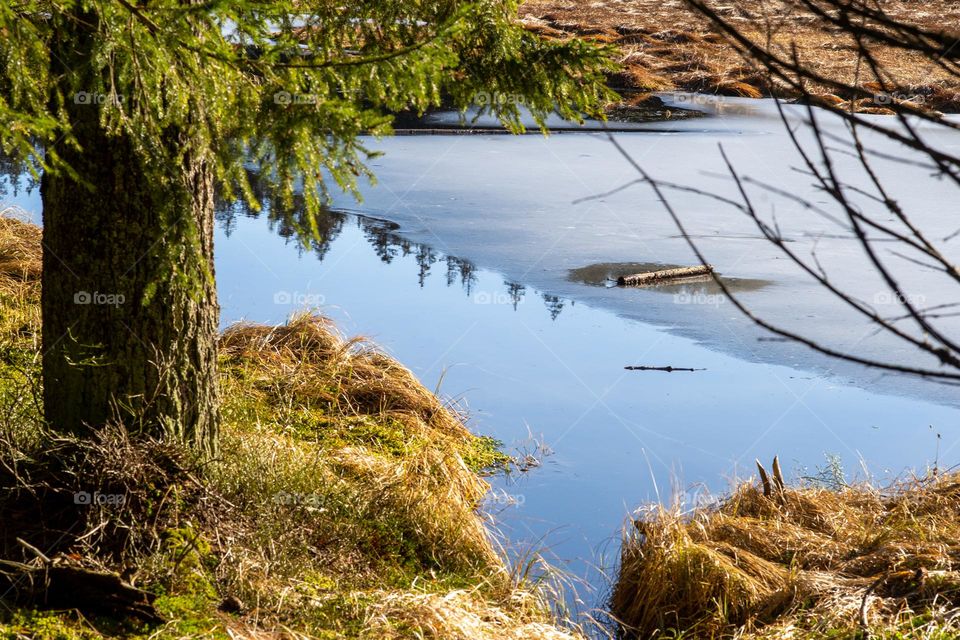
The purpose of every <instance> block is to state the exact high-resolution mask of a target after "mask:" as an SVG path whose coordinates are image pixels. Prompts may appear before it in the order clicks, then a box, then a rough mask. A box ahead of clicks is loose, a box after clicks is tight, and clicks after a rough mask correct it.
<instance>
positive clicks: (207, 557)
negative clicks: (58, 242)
mask: <svg viewBox="0 0 960 640" xmlns="http://www.w3.org/2000/svg"><path fill="white" fill-rule="evenodd" d="M39 242H40V233H39V230H38V229H36V228H35V227H32V226H30V225H26V224H23V223H20V222H15V221H10V220H6V219H2V218H0V318H2V319H3V322H2V325H0V345H2V346H3V351H2V353H0V355H2V359H0V407H4V408H7V409H8V410H5V411H4V412H3V413H2V414H0V522H2V526H0V558H2V559H3V560H4V561H6V563H5V564H0V583H3V584H2V585H0V593H4V595H3V596H2V599H0V603H2V604H3V605H4V606H3V607H0V635H3V636H5V637H7V636H9V637H58V638H95V637H103V636H116V635H122V636H124V637H151V638H154V637H177V638H180V637H201V636H202V637H213V638H218V637H223V638H227V637H231V638H236V637H276V638H307V637H309V638H438V639H440V638H442V639H447V638H464V639H466V638H481V639H483V638H490V639H493V638H518V639H519V638H534V639H536V638H562V639H573V638H580V637H582V636H581V635H580V634H579V632H577V631H576V630H568V629H566V628H565V627H562V626H558V624H557V622H556V619H555V618H554V616H553V614H552V613H551V602H550V600H549V597H548V593H547V591H546V590H545V588H544V586H543V585H540V584H537V583H536V579H534V578H533V577H532V575H533V573H532V572H529V571H527V570H526V569H524V570H512V569H510V568H509V567H508V566H507V565H506V564H505V561H504V560H503V559H502V556H501V554H500V553H499V552H498V551H497V548H496V546H495V541H494V538H493V537H492V536H491V532H490V530H489V529H488V523H487V521H486V517H485V516H484V514H483V512H482V509H481V501H482V499H483V497H484V495H485V493H486V491H487V488H488V486H487V483H486V482H485V481H484V480H483V479H482V477H481V476H480V474H479V472H480V471H481V470H483V469H488V468H490V467H494V466H496V465H498V464H502V463H503V462H504V460H505V456H504V455H503V454H502V453H500V452H499V451H498V449H497V448H496V446H495V442H494V441H492V440H490V439H486V438H480V437H478V436H475V435H473V434H472V433H471V432H470V431H469V430H468V429H467V428H466V427H465V425H464V422H463V416H461V415H459V414H458V413H457V411H456V410H455V408H454V407H451V406H448V405H446V404H444V403H443V402H442V401H440V400H439V399H438V398H437V397H436V396H435V395H433V394H432V393H430V392H429V391H427V390H426V389H425V388H424V387H423V386H422V385H421V384H420V383H419V381H417V380H416V378H415V377H414V376H413V375H412V374H411V373H410V372H409V371H408V370H407V369H405V368H404V367H402V366H401V365H399V364H398V363H397V362H396V361H394V360H392V359H391V358H389V357H387V356H386V355H384V354H383V353H382V352H380V351H379V350H377V349H376V348H375V347H373V346H372V345H370V344H369V343H366V342H364V341H361V340H346V339H344V338H343V337H341V336H340V335H339V334H338V333H337V331H336V329H335V328H334V327H333V325H332V324H331V323H330V322H329V320H326V319H325V318H321V317H317V316H309V315H304V316H300V317H298V318H295V319H293V320H291V321H290V322H289V323H287V324H286V325H283V326H281V327H265V326H257V325H242V326H236V327H232V328H231V329H229V330H227V331H226V332H225V333H224V335H223V337H222V345H221V348H222V355H221V371H222V385H223V398H224V406H223V417H224V424H223V426H222V441H221V451H220V454H219V455H218V457H217V458H216V459H214V460H202V459H199V458H197V457H196V456H195V455H194V454H192V453H191V452H189V451H185V450H183V449H182V448H180V447H177V446H175V445H172V444H170V443H165V442H158V441H155V440H151V439H147V438H142V437H138V436H136V435H131V434H130V433H129V432H128V430H127V429H125V428H123V427H121V426H119V425H115V426H113V427H110V428H107V429H103V430H100V431H99V432H98V433H96V434H91V435H90V437H85V438H76V437H65V436H62V435H58V434H55V433H51V432H49V431H48V430H46V429H45V428H44V427H43V426H42V421H41V420H40V417H39V416H40V415H41V413H42V411H41V407H40V405H39V403H38V402H35V401H33V402H25V401H24V398H25V397H31V398H32V397H39V396H38V395H35V394H34V393H32V392H31V391H30V390H31V389H35V388H36V387H37V385H39V366H38V353H39V346H38V340H37V338H36V334H37V333H38V330H39V314H38V313H37V306H38V301H39V280H38V275H39V272H38V270H37V265H39V256H40V244H39ZM13 317H16V318H18V320H17V321H15V322H14V321H10V320H9V319H10V318H13ZM25 319H26V320H28V322H26V324H25V325H23V326H21V324H22V323H21V321H23V320H25ZM12 407H19V408H18V409H17V410H12ZM78 577H79V578H81V579H90V580H96V581H97V583H98V584H101V583H102V584H103V585H105V586H106V587H109V586H110V585H113V587H115V588H114V589H113V593H112V594H106V595H104V597H103V598H99V599H98V600H99V601H101V602H109V603H110V605H109V606H107V607H103V606H95V603H93V602H88V600H89V598H87V599H84V597H83V594H84V593H85V592H86V591H85V590H84V589H78V588H73V589H69V588H66V587H68V586H69V585H70V584H73V582H71V581H75V580H76V579H77V578H78ZM59 586H62V587H64V588H62V589H61V588H59ZM87 591H88V590H87ZM8 607H9V608H8ZM50 607H54V608H55V610H53V611H49V610H48V609H49V608H50Z"/></svg>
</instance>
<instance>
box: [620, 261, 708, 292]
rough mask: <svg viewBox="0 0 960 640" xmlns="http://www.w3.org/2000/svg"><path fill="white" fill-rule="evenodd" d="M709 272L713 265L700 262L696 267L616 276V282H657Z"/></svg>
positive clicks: (623, 285) (622, 284)
mask: <svg viewBox="0 0 960 640" xmlns="http://www.w3.org/2000/svg"><path fill="white" fill-rule="evenodd" d="M711 273H713V267H712V266H711V265H709V264H702V265H700V266H697V267H679V268H677V269H662V270H660V271H647V272H646V273H635V274H633V275H630V276H620V277H619V278H617V284H618V285H620V286H621V287H626V286H638V285H645V284H657V283H660V282H664V281H667V280H678V279H680V278H691V277H693V276H705V275H709V274H711Z"/></svg>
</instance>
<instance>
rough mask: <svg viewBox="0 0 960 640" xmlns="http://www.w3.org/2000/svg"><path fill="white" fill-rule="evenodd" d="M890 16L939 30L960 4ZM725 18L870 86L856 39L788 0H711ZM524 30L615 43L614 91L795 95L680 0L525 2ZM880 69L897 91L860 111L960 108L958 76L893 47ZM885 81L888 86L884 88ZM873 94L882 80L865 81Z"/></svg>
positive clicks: (904, 5)
mask: <svg viewBox="0 0 960 640" xmlns="http://www.w3.org/2000/svg"><path fill="white" fill-rule="evenodd" d="M879 4H880V5H881V6H882V7H883V9H884V10H885V11H886V12H887V13H888V15H890V16H891V17H893V18H899V19H902V20H904V21H906V22H907V23H910V24H915V25H919V26H924V27H927V28H930V29H933V30H936V31H940V30H942V29H944V28H945V26H946V25H953V26H954V27H957V25H960V5H958V4H957V3H955V2H949V1H948V0H931V1H930V2H923V3H919V2H914V1H912V0H881V2H880V3H879ZM711 6H712V7H714V8H715V9H716V10H717V11H718V13H720V14H721V15H722V16H723V17H724V18H725V19H726V20H728V21H729V22H731V23H732V24H733V25H735V26H736V27H738V28H739V29H741V30H742V32H743V33H744V35H746V36H747V37H748V38H750V39H751V40H752V41H753V42H757V43H766V42H767V37H768V35H769V36H770V38H771V42H772V46H773V49H774V50H775V51H778V52H779V53H780V54H782V55H784V56H785V57H786V58H788V59H789V58H791V57H792V47H793V45H794V44H796V46H797V51H798V53H799V56H800V60H801V62H803V63H805V64H806V65H809V66H810V68H812V69H813V70H815V71H816V72H817V73H819V74H820V75H822V76H825V77H828V78H832V79H836V80H840V81H844V82H853V81H854V80H857V79H859V84H861V85H867V84H868V83H870V82H874V83H875V82H876V81H877V78H874V77H872V76H870V75H869V74H868V73H867V71H866V70H865V66H866V65H865V64H860V66H859V68H858V65H857V60H856V49H855V45H854V42H853V40H852V39H851V38H850V37H849V36H846V35H843V34H840V33H838V32H837V30H836V29H835V28H833V27H832V26H825V25H823V24H822V23H821V22H820V21H819V19H818V18H816V17H815V16H813V15H812V14H810V13H809V11H808V10H806V9H804V8H801V7H798V6H797V3H795V2H792V1H791V0H770V1H768V2H748V1H746V0H733V1H731V2H713V3H711ZM521 16H522V19H523V22H524V24H525V26H526V27H527V28H528V29H530V30H533V31H535V32H537V33H540V34H542V35H544V36H546V37H549V38H561V39H562V38H570V37H581V38H585V39H589V40H593V41H595V42H600V43H606V44H613V45H615V46H617V47H618V49H619V52H620V55H619V59H620V62H621V63H622V65H623V70H622V72H621V73H619V74H618V75H616V76H614V77H613V78H611V81H610V82H611V85H612V86H613V87H614V88H616V89H622V90H628V91H630V92H640V93H641V94H642V93H644V92H651V91H694V92H702V93H710V94H719V95H727V96H741V97H752V98H756V97H761V96H765V95H771V94H774V95H779V96H782V97H795V95H794V94H793V93H792V92H791V91H790V90H788V89H786V88H785V87H783V86H779V85H776V84H774V85H771V83H770V82H769V81H768V79H767V74H766V73H764V72H762V71H760V70H758V69H756V68H755V67H754V66H753V65H752V64H751V63H750V62H747V61H745V60H744V58H743V56H741V55H740V54H739V53H738V52H737V50H736V49H735V48H734V47H733V46H732V45H731V44H730V43H729V42H728V41H727V40H726V39H725V37H724V36H723V35H721V34H720V33H718V32H717V31H716V30H715V29H714V27H713V26H712V25H711V24H709V22H708V21H706V20H705V19H704V18H702V17H701V16H700V15H699V14H697V13H696V12H695V11H693V10H692V9H690V8H689V6H688V5H687V4H686V3H685V2H684V0H598V1H596V2H583V1H580V0H525V2H524V3H523V4H522V6H521ZM871 51H872V53H873V54H874V55H875V57H876V58H877V60H878V62H879V63H880V65H881V66H882V67H883V68H884V69H885V70H886V71H887V72H889V74H890V76H891V77H892V78H893V79H894V81H893V82H892V83H891V84H892V85H893V86H895V87H896V91H894V92H889V94H887V95H883V96H882V97H876V98H875V99H867V101H860V102H858V103H856V104H854V105H852V106H854V107H855V108H856V109H857V110H859V111H867V112H874V113H890V110H889V109H887V108H886V107H885V106H884V104H885V101H886V100H887V98H888V97H889V95H890V94H893V95H894V96H895V97H896V98H898V99H906V98H908V97H912V98H913V101H915V102H916V103H918V106H921V107H927V108H930V109H934V110H940V111H957V110H958V109H960V93H958V92H960V81H958V78H956V77H955V76H952V75H950V74H949V73H947V72H945V71H944V70H943V69H941V68H940V67H938V66H937V65H936V64H935V63H933V62H931V61H930V60H927V59H925V58H924V57H923V56H921V55H919V54H914V53H908V52H904V51H902V50H899V49H895V48H893V47H889V46H872V47H871ZM888 86H889V85H888ZM866 89H867V90H868V91H870V92H877V93H878V94H880V93H881V92H879V86H877V85H873V86H866ZM811 91H812V93H814V94H820V95H823V96H824V99H825V100H827V101H830V102H831V103H837V102H840V103H842V102H844V100H845V99H846V98H849V96H833V95H832V94H830V91H829V90H828V89H827V88H825V87H815V86H811Z"/></svg>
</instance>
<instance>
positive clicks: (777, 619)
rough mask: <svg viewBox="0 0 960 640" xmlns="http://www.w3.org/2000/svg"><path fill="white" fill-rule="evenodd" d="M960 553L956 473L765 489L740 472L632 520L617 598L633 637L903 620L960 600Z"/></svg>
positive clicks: (747, 633) (854, 629)
mask: <svg viewBox="0 0 960 640" xmlns="http://www.w3.org/2000/svg"><path fill="white" fill-rule="evenodd" d="M958 562H960V482H958V476H935V477H931V478H928V479H926V480H922V481H921V480H915V481H912V482H910V483H904V484H900V485H898V486H897V487H895V488H893V489H891V490H890V491H886V492H881V491H878V490H876V489H874V488H871V487H869V486H860V487H852V488H846V489H843V490H841V491H833V490H827V489H822V488H815V487H804V488H787V489H786V490H785V491H783V493H782V494H779V493H778V494H773V495H771V496H769V497H768V496H765V495H764V494H763V492H762V491H761V490H760V489H759V488H758V487H756V486H754V485H752V484H744V485H742V486H740V487H739V488H737V489H736V491H735V492H734V493H733V494H732V495H731V496H730V497H729V498H727V499H726V500H725V501H723V502H722V503H721V504H720V505H719V506H717V507H712V508H701V509H698V510H696V511H694V512H693V513H692V514H687V515H684V514H681V513H680V512H679V510H678V509H672V510H671V509H666V508H662V507H656V508H653V509H650V510H649V511H648V512H647V513H646V515H644V516H643V517H638V518H637V519H634V520H632V521H631V522H630V524H629V526H628V528H627V531H626V533H625V536H624V540H623V547H622V550H621V562H620V567H619V575H618V579H617V582H616V585H615V588H614V591H613V594H612V598H611V609H612V612H613V615H614V616H615V617H616V618H617V619H619V620H620V621H621V622H622V623H623V625H624V628H625V629H626V630H627V635H630V636H631V637H638V638H649V637H657V636H659V635H662V634H668V633H677V634H683V636H684V637H689V638H715V637H733V636H737V637H755V636H754V635H751V634H758V635H757V637H759V635H762V634H773V635H771V637H776V630H778V629H779V630H780V631H783V630H784V629H787V628H793V629H795V630H796V633H795V634H794V635H795V637H816V634H818V633H826V632H828V631H830V632H836V633H841V632H846V633H848V634H849V633H854V635H856V634H859V633H869V631H870V630H887V631H890V630H894V631H896V630H897V629H899V627H900V626H901V625H903V624H906V623H909V622H910V620H912V619H913V618H914V617H917V618H922V617H923V616H927V618H929V617H930V616H931V615H932V613H931V612H935V611H942V610H944V609H945V608H946V609H952V608H955V607H957V606H958V605H960V571H958V569H960V566H958ZM905 621H906V622H905ZM946 624H948V625H949V624H952V623H946ZM804 631H806V632H809V633H810V634H812V635H804Z"/></svg>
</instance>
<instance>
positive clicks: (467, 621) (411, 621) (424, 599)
mask: <svg viewBox="0 0 960 640" xmlns="http://www.w3.org/2000/svg"><path fill="white" fill-rule="evenodd" d="M510 599H511V601H510V602H507V603H503V604H500V603H496V602H490V600H489V599H488V598H485V597H481V596H478V594H477V593H475V592H472V591H467V590H462V589H459V590H454V591H451V592H449V593H444V594H431V593H419V594H417V593H409V592H394V593H384V594H383V596H382V598H379V599H378V603H377V605H376V606H374V607H372V608H371V610H370V611H369V615H370V618H369V619H368V621H367V627H368V629H369V630H370V633H371V637H377V638H384V639H391V638H402V637H407V634H409V632H410V631H413V633H414V634H415V635H416V637H418V638H435V639H436V640H577V639H579V638H581V637H582V636H580V635H579V634H576V633H574V632H572V631H568V630H565V629H560V628H558V627H557V626H556V625H555V624H553V623H551V622H550V621H549V620H548V619H547V618H545V617H544V615H543V612H542V608H541V603H540V602H538V601H535V600H534V601H529V600H530V599H531V596H530V594H529V593H526V592H523V591H514V592H512V593H511V594H510ZM398 628H399V629H400V630H401V631H399V632H398Z"/></svg>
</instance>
